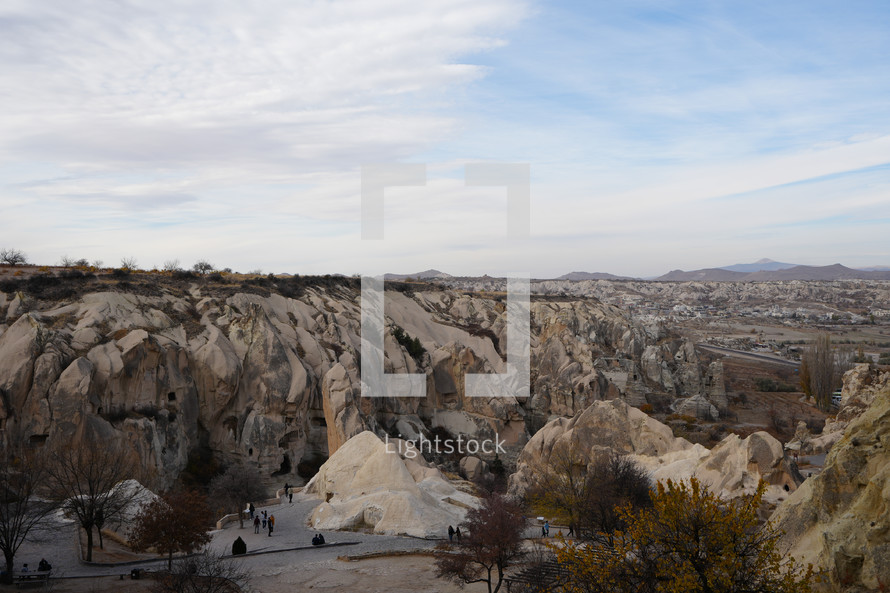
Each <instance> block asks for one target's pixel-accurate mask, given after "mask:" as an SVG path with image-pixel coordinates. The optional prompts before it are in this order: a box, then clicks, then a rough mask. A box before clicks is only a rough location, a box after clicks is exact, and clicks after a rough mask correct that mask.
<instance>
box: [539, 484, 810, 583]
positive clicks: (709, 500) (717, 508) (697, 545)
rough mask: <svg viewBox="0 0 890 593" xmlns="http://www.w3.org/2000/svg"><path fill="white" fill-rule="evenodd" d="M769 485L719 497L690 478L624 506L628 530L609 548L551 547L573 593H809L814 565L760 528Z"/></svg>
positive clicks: (776, 535)
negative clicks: (798, 559) (803, 564)
mask: <svg viewBox="0 0 890 593" xmlns="http://www.w3.org/2000/svg"><path fill="white" fill-rule="evenodd" d="M765 491H766V485H765V484H764V483H762V482H761V484H760V486H759V487H758V489H757V491H756V492H755V493H754V494H753V495H752V496H748V497H743V498H741V499H736V500H733V501H726V500H722V499H721V498H720V497H719V496H717V495H716V494H714V493H713V492H711V491H710V489H709V488H708V487H707V486H705V485H704V484H702V483H701V482H699V481H698V480H696V479H695V478H692V479H691V480H690V481H689V482H688V483H685V482H673V481H671V480H668V481H667V482H666V483H659V484H658V487H657V490H656V491H655V492H653V493H652V503H653V506H652V507H651V508H644V509H636V510H634V509H631V508H630V507H624V508H622V509H621V510H620V511H619V513H620V514H621V515H622V519H623V520H624V522H625V523H626V525H627V528H626V530H624V531H620V532H617V533H616V534H615V536H614V542H615V545H614V547H613V548H611V549H609V548H600V547H595V546H588V545H583V544H572V543H567V544H566V545H565V546H562V547H557V546H554V550H555V552H556V554H557V558H558V560H559V562H560V564H562V565H563V566H564V567H566V568H567V569H568V570H569V572H570V573H571V578H570V579H569V582H568V583H567V584H565V585H564V587H563V588H564V590H565V591H567V592H570V593H605V592H609V593H623V592H628V593H629V592H634V593H637V592H639V591H644V592H651V593H662V592H664V593H718V592H719V593H807V592H809V591H810V582H811V580H812V568H807V569H805V570H804V569H802V568H800V567H798V566H796V565H795V564H794V561H793V559H791V558H788V557H786V556H785V555H783V554H782V553H781V552H780V551H779V550H778V548H777V540H778V538H779V536H780V533H779V532H777V531H775V530H774V529H773V528H772V527H771V526H770V525H769V524H768V523H767V524H766V525H760V520H759V518H758V515H757V509H758V508H759V507H760V504H761V502H762V500H763V494H764V492H765Z"/></svg>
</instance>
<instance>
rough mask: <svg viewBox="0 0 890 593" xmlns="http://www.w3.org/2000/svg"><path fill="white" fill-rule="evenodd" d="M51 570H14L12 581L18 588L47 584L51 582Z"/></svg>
mask: <svg viewBox="0 0 890 593" xmlns="http://www.w3.org/2000/svg"><path fill="white" fill-rule="evenodd" d="M49 573H50V571H49V570H35V571H34V572H14V573H12V582H13V583H15V586H16V588H17V589H20V588H22V587H32V586H38V587H39V586H46V585H47V584H48V583H49Z"/></svg>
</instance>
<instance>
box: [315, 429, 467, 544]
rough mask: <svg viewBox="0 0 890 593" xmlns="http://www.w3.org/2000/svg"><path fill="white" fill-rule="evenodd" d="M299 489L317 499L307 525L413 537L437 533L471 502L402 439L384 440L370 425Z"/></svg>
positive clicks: (458, 518) (444, 530)
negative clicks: (319, 500) (319, 501)
mask: <svg viewBox="0 0 890 593" xmlns="http://www.w3.org/2000/svg"><path fill="white" fill-rule="evenodd" d="M304 492H306V493H307V494H312V495H315V496H318V497H319V498H320V499H321V500H322V501H323V502H321V504H319V506H318V507H316V509H315V510H314V511H313V512H312V515H311V517H310V519H309V522H310V524H311V525H312V528H313V529H369V530H371V531H373V532H374V533H378V534H387V535H411V536H414V537H429V538H441V537H443V536H444V534H445V533H447V531H448V526H449V525H457V524H459V523H460V522H461V521H463V518H464V515H465V514H466V510H467V509H468V508H469V507H470V506H472V505H475V504H476V499H475V498H474V497H473V496H471V495H469V494H466V493H464V492H461V491H459V490H457V489H455V488H454V486H452V485H451V483H450V482H449V481H448V480H447V479H445V478H444V477H443V476H442V474H441V473H439V470H438V469H436V468H435V467H434V466H432V465H431V464H428V463H426V462H425V461H424V460H423V457H421V456H420V455H417V451H416V449H411V448H409V446H408V444H407V443H406V442H405V441H400V440H397V439H393V440H387V441H386V442H384V441H381V440H380V438H378V437H377V435H375V434H374V433H372V432H370V431H365V432H362V433H360V434H358V435H356V436H354V437H352V438H351V439H349V440H348V441H346V443H344V444H343V446H341V447H340V448H339V449H337V452H336V453H334V455H332V456H331V458H330V459H328V460H327V461H326V462H325V463H324V465H322V466H321V468H320V469H319V470H318V473H317V474H316V475H315V477H314V478H312V480H310V482H309V483H308V484H307V485H306V488H305V490H304Z"/></svg>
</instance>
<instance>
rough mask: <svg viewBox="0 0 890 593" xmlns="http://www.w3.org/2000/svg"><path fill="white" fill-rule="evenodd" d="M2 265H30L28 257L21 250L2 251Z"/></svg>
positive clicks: (0, 258)
mask: <svg viewBox="0 0 890 593" xmlns="http://www.w3.org/2000/svg"><path fill="white" fill-rule="evenodd" d="M0 263H4V264H6V265H8V266H21V265H24V264H26V263H28V257H27V256H26V255H25V254H24V252H22V251H21V250H19V249H5V248H4V249H0Z"/></svg>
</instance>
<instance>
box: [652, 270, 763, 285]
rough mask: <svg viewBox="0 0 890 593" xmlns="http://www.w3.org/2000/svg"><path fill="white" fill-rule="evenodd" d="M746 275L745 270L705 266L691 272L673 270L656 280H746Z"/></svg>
mask: <svg viewBox="0 0 890 593" xmlns="http://www.w3.org/2000/svg"><path fill="white" fill-rule="evenodd" d="M745 276H747V274H745V273H744V272H732V271H730V270H724V269H723V268H705V269H704V270H693V271H691V272H684V271H683V270H671V271H670V272H668V273H667V274H665V275H663V276H659V277H658V278H656V279H655V280H657V281H660V282H690V281H693V280H698V281H701V282H732V281H738V280H744V279H745Z"/></svg>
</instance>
